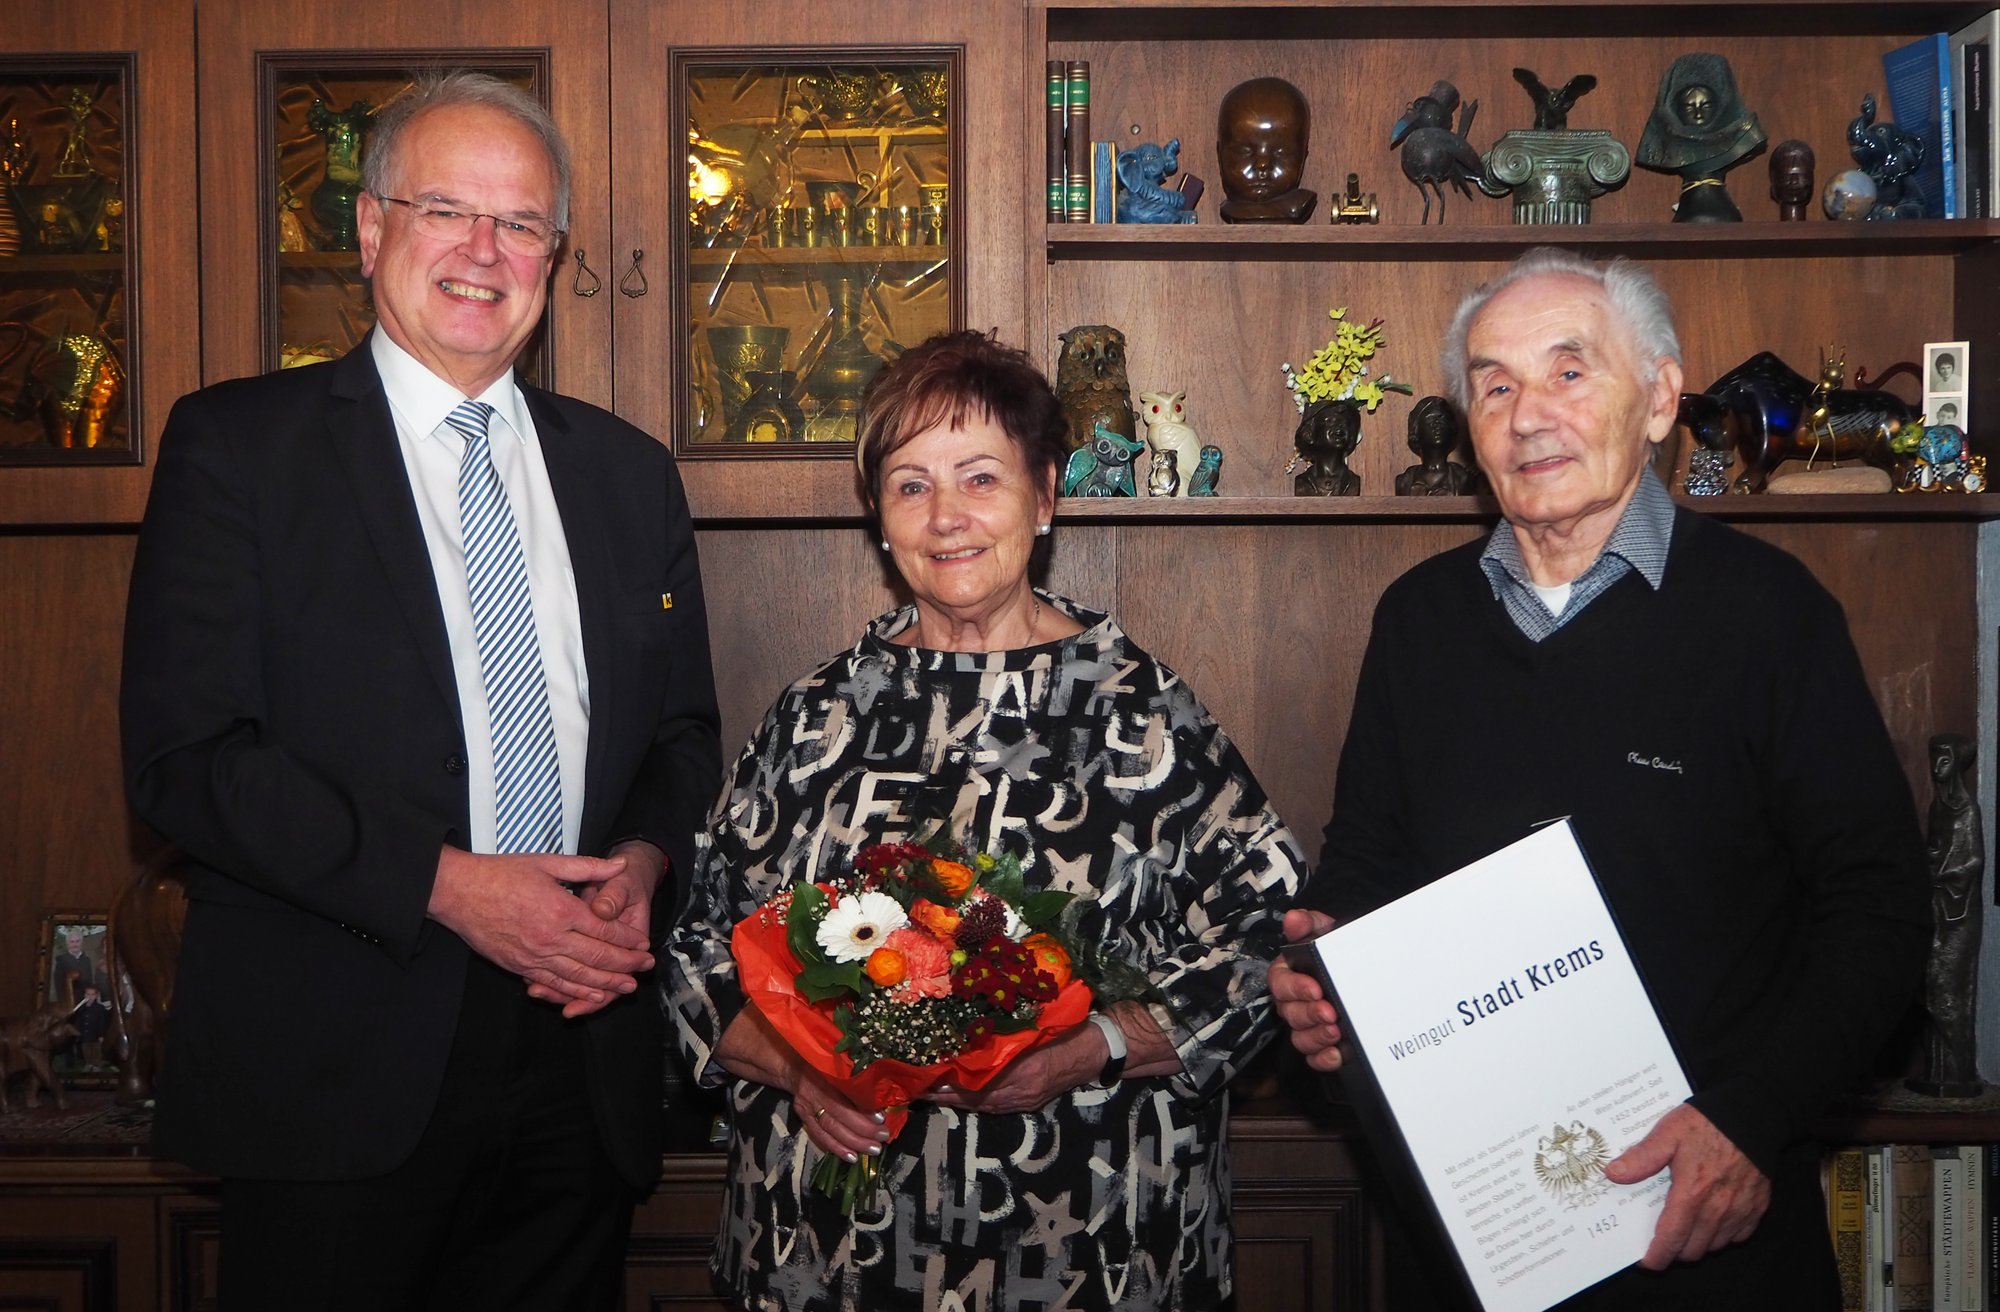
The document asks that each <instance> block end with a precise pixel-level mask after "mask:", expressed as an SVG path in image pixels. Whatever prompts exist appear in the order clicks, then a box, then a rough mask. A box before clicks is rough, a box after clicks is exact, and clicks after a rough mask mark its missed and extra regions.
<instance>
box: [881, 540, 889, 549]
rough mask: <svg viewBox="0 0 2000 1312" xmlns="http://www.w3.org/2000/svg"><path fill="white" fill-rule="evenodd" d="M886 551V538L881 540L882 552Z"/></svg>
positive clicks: (887, 546) (887, 542)
mask: <svg viewBox="0 0 2000 1312" xmlns="http://www.w3.org/2000/svg"><path fill="white" fill-rule="evenodd" d="M888 549H889V539H887V538H883V539H882V550H884V551H887V550H888Z"/></svg>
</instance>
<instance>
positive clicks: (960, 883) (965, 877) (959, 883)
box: [931, 857, 979, 897]
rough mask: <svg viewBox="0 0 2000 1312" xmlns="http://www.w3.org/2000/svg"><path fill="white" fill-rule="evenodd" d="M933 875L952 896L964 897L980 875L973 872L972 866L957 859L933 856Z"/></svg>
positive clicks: (940, 885) (939, 884)
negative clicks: (951, 859)
mask: <svg viewBox="0 0 2000 1312" xmlns="http://www.w3.org/2000/svg"><path fill="white" fill-rule="evenodd" d="M931 877H932V878H933V879H935V880H937V882H938V887H940V888H942V889H943V890H944V891H945V892H946V893H948V894H950V895H951V896H952V897H964V896H965V895H966V893H967V892H968V891H970V889H971V888H972V886H973V884H974V883H976V882H977V881H978V879H979V876H977V875H975V874H973V873H972V867H971V866H965V865H960V864H959V863H958V862H956V861H941V860H939V859H938V858H936V857H932V858H931Z"/></svg>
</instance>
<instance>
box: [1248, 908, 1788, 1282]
mask: <svg viewBox="0 0 2000 1312" xmlns="http://www.w3.org/2000/svg"><path fill="white" fill-rule="evenodd" d="M1333 923H1334V922H1333V917H1331V916H1328V915H1325V914H1324V913H1322V912H1318V911H1304V910H1293V911H1287V912H1286V913H1285V941H1286V942H1287V943H1303V942H1305V941H1306V940H1308V939H1313V938H1317V937H1319V936H1320V935H1321V934H1324V933H1325V932H1326V931H1328V930H1330V929H1332V928H1333ZM1270 989H1271V1000H1272V1002H1273V1003H1275V1004H1276V1006H1277V1011H1278V1016H1279V1019H1281V1020H1283V1021H1284V1023H1285V1027H1286V1028H1287V1029H1288V1030H1290V1032H1291V1038H1292V1046H1293V1047H1294V1048H1296V1049H1298V1051H1299V1053H1300V1055H1301V1056H1303V1057H1304V1058H1305V1060H1306V1065H1307V1066H1309V1067H1311V1068H1312V1069H1313V1070H1316V1071H1337V1070H1339V1069H1340V1050H1339V1048H1338V1046H1337V1045H1338V1044H1339V1043H1340V1018H1339V1016H1337V1015H1336V1014H1335V1013H1334V1009H1333V1004H1332V1003H1331V1002H1329V1001H1327V999H1326V995H1325V994H1324V993H1322V992H1321V990H1320V987H1319V981H1317V980H1315V979H1314V978H1313V977H1312V976H1310V975H1306V974H1303V973H1301V972H1299V971H1296V970H1293V969H1292V968H1291V967H1290V966H1289V965H1288V964H1286V962H1285V960H1284V958H1283V957H1280V958H1278V959H1277V960H1276V961H1274V962H1272V963H1271V974H1270ZM1662 1170H1667V1171H1669V1172H1670V1174H1671V1177H1672V1183H1671V1184H1670V1185H1669V1186H1668V1188H1667V1202H1666V1206H1665V1208H1664V1209H1663V1210H1662V1211H1661V1213H1660V1219H1659V1221H1658V1223H1657V1224H1656V1225H1655V1226H1654V1228H1653V1241H1652V1243H1651V1245H1650V1246H1648V1248H1647V1249H1646V1255H1645V1257H1643V1258H1641V1259H1640V1261H1639V1265H1640V1266H1642V1267H1644V1268H1646V1269H1647V1270H1648V1271H1663V1270H1665V1269H1666V1268H1667V1267H1669V1266H1671V1265H1672V1264H1673V1263H1674V1262H1676V1261H1680V1262H1693V1261H1697V1260H1699V1259H1701V1258H1703V1257H1706V1256H1708V1255H1709V1254H1710V1253H1713V1252H1715V1251H1716V1250H1717V1249H1719V1248H1726V1247H1728V1246H1729V1245H1730V1244H1739V1243H1742V1242H1743V1241H1744V1240H1745V1239H1748V1238H1749V1237H1750V1236H1751V1234H1753V1233H1754V1232H1755V1231H1756V1229H1757V1223H1758V1222H1759V1221H1760V1220H1762V1219H1763V1216H1764V1210H1765V1209H1766V1208H1767V1207H1769V1206H1770V1203H1771V1181H1770V1179H1769V1178H1768V1177H1767V1176H1765V1174H1764V1173H1763V1172H1762V1171H1760V1170H1758V1169H1757V1167H1756V1166H1755V1165H1754V1164H1752V1162H1751V1161H1750V1159H1749V1158H1748V1157H1745V1156H1744V1155H1743V1152H1742V1150H1741V1149H1739V1148H1737V1146H1736V1145H1735V1144H1734V1143H1732V1142H1730V1140H1729V1138H1728V1136H1726V1135H1724V1134H1723V1133H1722V1131H1720V1130H1718V1129H1716V1128H1715V1124H1714V1122H1712V1121H1710V1120H1709V1119H1708V1118H1707V1117H1706V1116H1704V1115H1702V1114H1701V1113H1700V1112H1699V1111H1697V1110H1696V1109H1695V1108H1694V1107H1693V1106H1691V1105H1689V1104H1687V1103H1682V1104H1681V1105H1680V1106H1678V1107H1676V1108H1674V1109H1673V1110H1672V1111H1670V1112H1668V1113H1667V1114H1666V1115H1665V1116H1662V1117H1661V1118H1660V1119H1659V1121H1658V1122H1657V1123H1656V1124H1655V1125H1654V1126H1653V1128H1652V1130H1651V1131H1649V1132H1648V1133H1647V1134H1646V1136H1645V1137H1644V1138H1643V1139H1641V1140H1639V1142H1637V1143H1635V1144H1633V1145H1632V1146H1631V1147H1630V1148H1628V1149H1626V1150H1625V1151H1624V1152H1623V1153H1621V1154H1620V1155H1619V1156H1617V1157H1615V1158H1613V1159H1612V1160H1611V1161H1610V1162H1608V1163H1606V1164H1605V1168H1604V1173H1605V1175H1606V1176H1607V1177H1608V1178H1609V1179H1610V1180H1611V1181H1612V1182H1613V1183H1615V1184H1637V1183H1638V1182H1639V1181H1641V1180H1644V1179H1647V1178H1649V1177H1651V1176H1653V1175H1656V1174H1658V1173H1659V1172H1660V1171H1662Z"/></svg>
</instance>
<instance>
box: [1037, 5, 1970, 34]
mask: <svg viewBox="0 0 2000 1312" xmlns="http://www.w3.org/2000/svg"><path fill="white" fill-rule="evenodd" d="M1046 8H1047V12H1048V36H1049V40H1050V41H1139V42H1144V41H1188V40H1195V41H1243V40H1252V41H1277V40H1312V39H1320V40H1347V41H1352V40H1365V39H1371V38H1377V37H1384V36H1421V35H1425V34H1428V33H1432V32H1437V31H1441V30H1442V31H1449V32H1450V33H1452V34H1453V35H1454V36H1461V37H1484V36H1513V37H1555V38H1569V37H1616V38H1621V39H1622V38H1627V37H1634V36H1671V37H1681V38H1687V39H1693V38H1696V37H1731V36H1795V35H1799V34H1801V33H1811V34H1829V35H1840V36H1902V37H1917V36H1923V35H1927V34H1929V33H1932V32H1949V31H1953V30H1956V29H1957V28H1959V27H1961V26H1963V25H1964V24H1965V23H1966V22H1968V21H1970V19H1971V18H1972V17H1974V16H1975V15H1976V12H1977V7H1976V6H1973V7H1968V6H1966V5H1964V4H1956V3H1939V2H1938V0H1917V2H1915V3H1907V4H1904V3H1896V4H1883V3H1881V2H1880V0H1756V2H1755V3H1749V4H1732V3H1729V2H1728V0H1667V3H1660V4H1653V3H1647V0H1550V2H1549V3H1544V4H1533V5H1525V4H1515V5H1508V4H1492V3H1488V2H1487V0H1426V2H1425V3H1422V4H1401V3H1398V0H1340V3H1338V4H1328V3H1326V0H1154V2H1153V3H1151V4H1147V5H1143V6H1139V5H1133V4H1130V3H1128V2H1127V0H1063V2H1062V3H1056V4H1049V5H1047V6H1046Z"/></svg>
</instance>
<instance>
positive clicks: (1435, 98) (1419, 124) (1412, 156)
mask: <svg viewBox="0 0 2000 1312" xmlns="http://www.w3.org/2000/svg"><path fill="white" fill-rule="evenodd" d="M1457 109H1458V88H1457V87H1455V86H1453V85H1452V84H1451V83H1449V82H1443V81H1440V82H1436V83H1433V84H1432V86H1431V89H1430V93H1429V94H1428V95H1422V96H1418V97H1417V98H1416V99H1415V100H1412V101H1411V102H1410V104H1409V107H1408V108H1407V109H1405V110H1404V111H1403V117H1402V118H1400V119H1398V120H1397V121H1396V128H1395V131H1393V132H1392V133H1390V134H1389V148H1390V149H1391V150H1394V149H1395V148H1396V147H1398V146H1401V147H1402V148H1403V176H1404V177H1406V178H1408V179H1409V180H1410V181H1411V182H1414V183H1415V184H1416V186H1417V194H1419V195H1421V196H1422V197H1423V198H1424V216H1423V218H1422V219H1421V220H1419V222H1422V223H1429V222H1430V221H1431V195H1432V193H1433V192H1435V193H1436V195H1437V202H1438V222H1439V223H1440V224H1442V223H1443V222H1444V189H1445V187H1446V186H1447V185H1449V186H1453V187H1456V188H1458V190H1459V193H1460V194H1461V195H1463V196H1464V197H1466V199H1468V200H1470V199H1471V198H1472V196H1473V186H1474V184H1475V183H1477V182H1478V180H1479V177H1480V175H1481V173H1482V172H1484V166H1483V165H1482V164H1481V163H1480V159H1479V152H1478V151H1476V150H1474V149H1473V148H1472V146H1471V143H1470V142H1468V141H1467V140H1466V138H1467V137H1469V136H1470V135H1471V133H1472V116H1473V115H1474V114H1476V113H1478V112H1479V102H1478V101H1476V100H1470V101H1467V102H1466V104H1465V112H1464V113H1463V114H1460V115H1459V118H1458V130H1457V131H1456V132H1454V131H1452V127H1451V116H1452V113H1453V112H1454V111H1455V110H1457Z"/></svg>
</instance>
